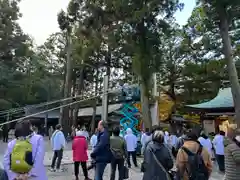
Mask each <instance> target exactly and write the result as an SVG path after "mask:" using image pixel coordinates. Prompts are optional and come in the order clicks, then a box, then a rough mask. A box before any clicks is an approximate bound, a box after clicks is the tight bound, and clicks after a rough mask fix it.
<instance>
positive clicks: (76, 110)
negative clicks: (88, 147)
mask: <svg viewBox="0 0 240 180" xmlns="http://www.w3.org/2000/svg"><path fill="white" fill-rule="evenodd" d="M83 72H84V65H83V64H82V65H81V69H80V76H79V82H77V96H78V98H76V100H77V101H78V100H79V99H80V98H79V95H80V94H81V93H82V89H83V83H84V82H83V80H84V79H83ZM79 108H80V104H79V103H77V104H75V108H74V114H73V125H74V126H76V125H77V118H78V111H79Z"/></svg>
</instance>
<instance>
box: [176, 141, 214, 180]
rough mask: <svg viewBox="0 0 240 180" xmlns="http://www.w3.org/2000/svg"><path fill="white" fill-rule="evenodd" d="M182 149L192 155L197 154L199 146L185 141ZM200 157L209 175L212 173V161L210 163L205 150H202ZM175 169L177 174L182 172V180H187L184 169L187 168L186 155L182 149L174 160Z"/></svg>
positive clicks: (193, 142) (209, 157)
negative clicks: (186, 149)
mask: <svg viewBox="0 0 240 180" xmlns="http://www.w3.org/2000/svg"><path fill="white" fill-rule="evenodd" d="M183 146H184V147H186V148H188V149H189V150H190V151H192V152H193V153H197V151H198V148H199V144H198V143H197V142H195V141H185V142H184V144H183ZM202 157H203V161H204V163H205V165H206V167H207V168H208V171H209V175H210V174H211V172H212V161H211V155H210V154H209V153H208V151H207V149H205V148H203V149H202ZM176 167H177V169H178V170H179V172H180V173H181V174H182V173H183V172H184V180H188V176H187V174H186V168H188V169H189V167H188V155H187V154H186V153H185V151H184V150H183V149H179V151H178V154H177V158H176Z"/></svg>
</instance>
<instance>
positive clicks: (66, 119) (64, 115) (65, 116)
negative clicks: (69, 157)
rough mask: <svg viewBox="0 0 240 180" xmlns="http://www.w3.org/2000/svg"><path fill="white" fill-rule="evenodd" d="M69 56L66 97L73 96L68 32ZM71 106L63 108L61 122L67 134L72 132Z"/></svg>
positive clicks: (66, 102)
mask: <svg viewBox="0 0 240 180" xmlns="http://www.w3.org/2000/svg"><path fill="white" fill-rule="evenodd" d="M66 38H67V47H66V49H67V58H66V61H67V62H66V80H65V87H64V98H68V97H70V96H71V88H72V71H73V68H72V59H71V37H70V35H69V34H67V37H66ZM70 102H71V100H67V101H63V105H67V104H68V103H70ZM69 109H70V107H69V106H66V107H64V108H63V111H62V118H61V122H60V123H61V124H62V126H63V132H64V134H65V135H67V133H68V132H70V126H69V125H70V123H69Z"/></svg>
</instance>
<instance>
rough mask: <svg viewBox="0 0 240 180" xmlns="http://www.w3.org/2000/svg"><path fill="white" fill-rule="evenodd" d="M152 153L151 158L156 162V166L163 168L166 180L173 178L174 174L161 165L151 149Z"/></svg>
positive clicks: (172, 179)
mask: <svg viewBox="0 0 240 180" xmlns="http://www.w3.org/2000/svg"><path fill="white" fill-rule="evenodd" d="M150 151H151V153H152V155H153V158H154V160H155V161H156V163H157V164H158V166H159V167H160V168H161V169H162V170H163V172H164V173H165V174H166V177H167V179H168V180H174V176H173V175H172V174H171V173H170V172H168V171H167V170H166V169H165V168H164V167H163V165H162V164H161V162H160V161H159V160H158V159H157V157H156V155H155V154H154V152H153V151H152V150H150Z"/></svg>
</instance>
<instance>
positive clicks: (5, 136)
mask: <svg viewBox="0 0 240 180" xmlns="http://www.w3.org/2000/svg"><path fill="white" fill-rule="evenodd" d="M8 132H9V129H8V125H7V124H4V125H3V128H2V134H3V142H6V143H7V142H8Z"/></svg>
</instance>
